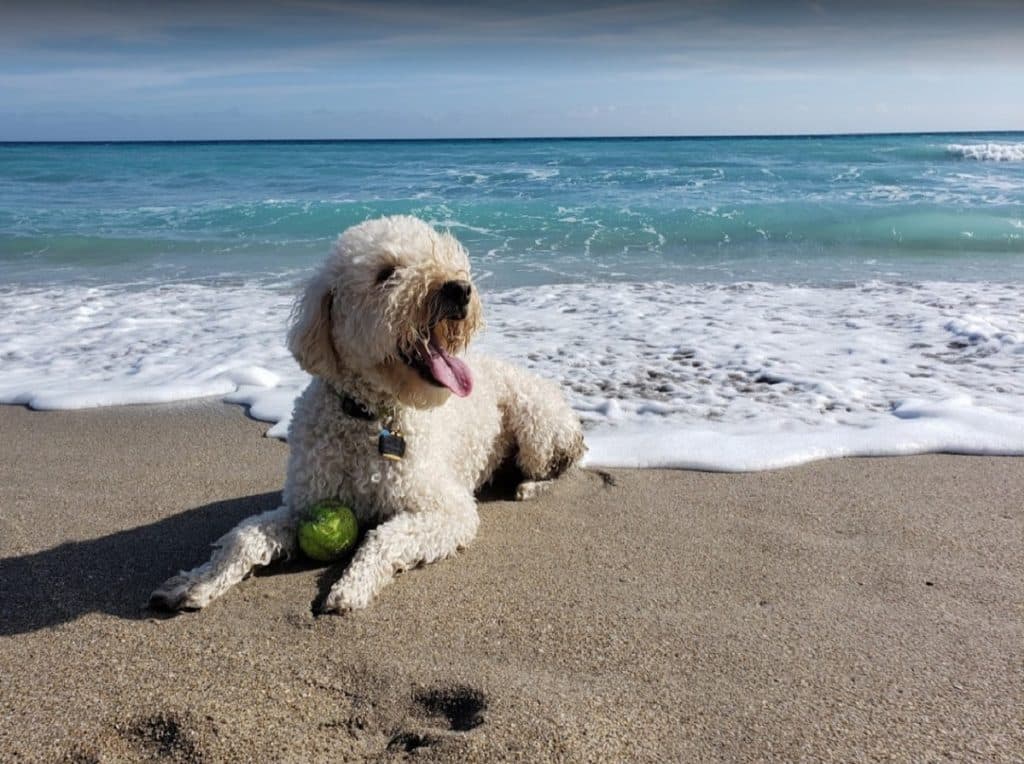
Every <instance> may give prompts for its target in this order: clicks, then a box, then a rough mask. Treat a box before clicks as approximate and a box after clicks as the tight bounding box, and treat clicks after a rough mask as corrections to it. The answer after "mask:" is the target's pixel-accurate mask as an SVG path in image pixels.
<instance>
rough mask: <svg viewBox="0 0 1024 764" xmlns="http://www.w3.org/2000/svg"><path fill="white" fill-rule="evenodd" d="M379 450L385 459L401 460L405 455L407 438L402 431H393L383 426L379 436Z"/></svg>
mask: <svg viewBox="0 0 1024 764" xmlns="http://www.w3.org/2000/svg"><path fill="white" fill-rule="evenodd" d="M377 450H378V451H380V455H381V456H383V457H384V458H385V459H390V460H391V461H393V462H399V461H401V460H402V457H403V456H405V438H403V437H402V434H401V433H398V432H391V431H390V430H388V429H387V428H386V427H384V428H381V431H380V435H378V436H377Z"/></svg>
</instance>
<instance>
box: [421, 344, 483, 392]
mask: <svg viewBox="0 0 1024 764" xmlns="http://www.w3.org/2000/svg"><path fill="white" fill-rule="evenodd" d="M427 363H428V364H429V366H430V373H431V374H433V375H434V379H436V380H437V381H438V382H440V383H441V384H442V385H444V386H445V387H447V388H448V389H449V390H451V391H452V392H453V393H455V394H456V395H457V396H459V397H460V398H465V397H466V396H467V395H469V394H470V393H471V392H473V374H472V372H470V370H469V367H468V366H467V365H466V364H465V362H464V361H462V360H460V359H458V358H455V357H454V356H450V355H448V354H447V353H446V352H445V351H444V348H442V347H440V346H438V345H437V344H436V343H434V342H433V340H431V342H430V358H428V359H427Z"/></svg>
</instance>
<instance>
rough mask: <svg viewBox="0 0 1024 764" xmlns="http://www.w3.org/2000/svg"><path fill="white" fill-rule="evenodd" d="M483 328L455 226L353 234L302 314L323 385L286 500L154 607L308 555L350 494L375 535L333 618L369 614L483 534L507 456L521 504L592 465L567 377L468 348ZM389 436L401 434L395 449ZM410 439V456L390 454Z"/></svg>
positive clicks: (293, 333) (342, 586) (394, 220)
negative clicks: (305, 521) (394, 584)
mask: <svg viewBox="0 0 1024 764" xmlns="http://www.w3.org/2000/svg"><path fill="white" fill-rule="evenodd" d="M480 325H481V308H480V299H479V296H478V293H477V291H476V289H474V288H473V285H472V282H471V280H470V269H469V259H468V257H467V255H466V251H465V249H463V247H462V245H461V244H459V242H458V241H457V240H456V239H455V238H454V237H453V236H452V235H451V234H449V233H439V232H437V231H435V230H434V229H433V228H431V227H430V226H429V225H427V224H426V223H424V222H423V221H421V220H418V219H416V218H413V217H406V216H396V217H388V218H381V219H378V220H370V221H367V222H365V223H362V224H360V225H357V226H354V227H352V228H350V229H348V230H347V231H346V232H345V233H344V234H343V235H342V236H341V237H340V238H339V239H338V242H337V244H336V245H335V248H334V251H333V253H332V255H331V256H330V257H329V258H328V260H327V262H326V263H325V264H324V265H323V267H322V268H321V269H320V271H319V272H318V273H317V274H316V275H315V276H314V277H313V278H312V279H311V280H310V282H309V284H308V285H307V287H306V289H305V293H304V294H303V295H302V297H301V298H300V299H299V300H298V301H297V302H296V305H295V308H294V310H293V313H292V323H291V328H290V330H289V333H288V347H289V349H290V350H291V352H292V354H293V355H294V356H295V358H296V359H297V360H298V362H299V364H300V365H301V366H302V368H303V369H305V370H306V371H307V372H309V373H310V374H312V375H313V379H312V381H311V382H310V384H309V386H308V387H307V388H306V390H305V391H304V392H303V393H302V395H301V396H300V397H299V399H298V400H297V401H296V404H295V411H294V414H293V417H292V422H291V428H290V430H289V432H288V442H289V445H290V448H291V452H290V457H289V461H288V473H287V477H286V480H285V486H284V496H283V499H284V504H283V506H281V507H279V508H277V509H275V510H272V511H270V512H265V513H263V514H261V515H256V516H254V517H251V518H249V519H247V520H245V521H243V522H242V523H240V524H239V525H238V526H236V527H235V528H234V529H233V530H231V531H229V532H228V533H227V534H226V535H224V536H223V537H222V538H220V539H219V540H218V541H216V542H215V544H214V546H215V551H214V553H213V556H212V558H211V559H210V560H209V561H208V562H206V563H204V564H203V565H200V566H199V567H198V568H195V569H193V570H190V571H188V572H182V573H180V574H178V575H177V576H174V577H173V578H170V579H169V580H167V581H166V582H165V583H164V584H163V585H162V586H161V587H160V588H159V589H157V590H156V591H155V592H154V593H153V595H152V597H151V600H150V603H151V605H153V606H156V607H163V608H169V609H173V610H189V609H198V608H202V607H204V606H205V605H207V604H208V603H210V602H211V601H212V600H213V599H214V598H216V597H218V596H220V595H221V594H223V593H224V592H225V591H227V589H229V588H230V587H231V586H233V585H235V584H237V583H238V582H239V581H241V580H242V579H243V578H245V577H246V576H247V575H249V573H250V572H251V571H252V570H253V568H255V567H256V566H260V565H267V564H269V563H270V562H272V561H273V560H275V559H278V558H281V557H286V556H289V555H291V554H293V553H294V552H295V550H296V547H297V538H296V533H297V526H298V523H299V521H300V520H301V519H302V517H303V513H304V512H305V511H307V510H308V508H309V507H310V506H312V505H313V504H314V503H316V502H317V501H319V500H322V499H328V498H336V499H339V500H340V501H341V502H343V503H344V504H347V505H348V506H350V507H352V508H353V510H354V511H355V513H356V516H357V517H358V519H359V522H360V526H361V527H372V530H370V531H369V532H367V533H366V535H365V537H364V538H363V540H362V543H361V545H360V546H359V548H358V550H357V551H356V553H355V556H354V557H353V558H352V561H351V562H350V564H349V565H348V567H347V569H346V570H345V571H344V574H343V575H342V576H341V578H340V579H339V580H338V581H337V582H336V583H335V584H334V585H333V586H332V587H331V589H330V592H329V594H328V595H327V596H326V598H325V599H324V601H323V605H322V607H321V612H330V613H341V612H345V611H347V610H352V609H357V608H364V607H366V606H367V605H369V604H370V602H371V601H372V600H373V598H374V597H375V596H376V595H377V594H378V593H379V592H380V590H381V589H382V588H383V587H384V586H386V585H387V584H388V583H389V582H390V581H391V579H392V577H393V576H394V575H395V573H396V572H398V571H401V570H405V569H408V568H411V567H414V566H416V565H419V564H421V563H428V562H433V561H435V560H439V559H441V558H443V557H447V556H449V555H451V554H452V553H453V552H455V550H456V549H459V548H460V547H463V546H465V545H466V544H468V543H469V542H470V541H471V540H472V539H473V537H474V536H475V535H476V531H477V525H478V522H479V520H478V517H477V510H476V501H475V498H474V493H475V491H476V490H477V489H479V488H480V487H481V486H482V485H484V484H485V483H487V482H488V480H489V479H490V478H491V477H492V476H493V474H494V472H495V470H496V469H497V468H498V467H499V465H501V464H502V463H503V462H504V461H505V460H506V459H508V460H514V463H515V465H516V467H518V470H519V472H520V473H521V475H522V478H523V482H521V483H520V485H519V487H518V489H517V498H519V499H526V498H530V497H531V496H532V495H535V494H536V493H537V492H538V490H539V489H541V488H543V487H544V486H546V485H548V484H549V483H548V481H550V480H551V479H553V478H555V477H557V476H558V475H559V474H561V473H562V472H564V471H565V470H567V469H568V468H569V467H571V466H572V465H574V464H575V463H577V462H578V461H579V459H580V457H581V456H582V455H583V452H584V450H585V446H584V444H583V434H582V430H581V427H580V422H579V419H578V418H577V417H576V415H575V414H574V412H573V411H572V409H571V408H570V407H569V406H568V404H567V403H566V402H565V399H564V398H563V396H562V393H561V391H560V390H559V388H558V387H557V386H556V385H555V384H552V383H551V382H547V381H544V380H542V379H539V378H537V377H535V376H533V375H531V374H529V373H527V372H525V371H523V370H521V369H518V368H515V367H513V366H510V365H508V364H506V363H503V362H501V361H497V360H494V359H491V358H485V357H481V356H470V357H466V358H460V357H459V356H458V354H460V353H462V352H463V351H464V350H465V348H466V346H467V345H468V344H469V341H470V339H471V337H472V336H473V334H474V333H475V332H476V331H477V329H478V328H479V327H480ZM382 429H384V430H387V431H389V432H391V433H395V434H396V435H395V436H392V437H390V438H388V437H387V435H385V436H384V437H385V438H387V440H388V442H387V443H382V442H381V436H380V433H381V431H382ZM402 440H404V445H405V453H404V456H403V457H402V458H401V459H400V460H395V459H392V458H385V456H383V455H382V453H381V450H382V449H383V450H384V451H389V452H393V451H400V450H401V445H402V444H401V441H402ZM396 455H397V454H395V453H392V454H391V456H396Z"/></svg>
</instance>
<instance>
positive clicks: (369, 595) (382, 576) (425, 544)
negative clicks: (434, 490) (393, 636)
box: [320, 487, 480, 613]
mask: <svg viewBox="0 0 1024 764" xmlns="http://www.w3.org/2000/svg"><path fill="white" fill-rule="evenodd" d="M441 502H443V504H442V503H441ZM424 505H425V506H422V507H417V508H416V509H414V510H410V511H406V512H401V513H400V514H398V515H395V516H394V517H392V518H391V519H390V520H387V521H386V522H384V523H382V524H381V525H379V526H378V527H376V528H375V529H373V530H372V531H370V532H369V533H367V534H366V538H365V540H364V541H363V543H362V545H361V546H360V547H359V550H358V551H357V552H356V555H355V557H354V558H353V559H352V562H351V563H350V564H349V566H348V568H346V570H345V573H344V574H343V575H342V577H341V578H340V579H339V580H338V581H337V583H335V584H334V586H332V587H331V591H330V593H329V594H328V595H327V598H326V599H325V600H324V603H323V605H322V606H321V608H320V612H322V613H344V612H346V611H348V610H358V609H360V608H364V607H366V606H367V605H369V604H370V603H371V602H372V601H373V598H374V597H376V596H377V594H378V593H379V592H380V590H381V589H383V588H384V587H385V586H387V585H388V584H389V583H390V582H391V579H392V578H393V577H394V575H395V573H398V572H399V571H402V570H407V569H408V568H412V567H415V566H417V565H419V564H421V563H429V562H434V561H435V560H440V559H442V558H444V557H448V556H449V555H451V554H453V553H454V552H455V551H456V550H457V549H459V548H461V547H464V546H465V545H466V544H468V543H469V542H470V541H472V539H473V537H474V536H475V535H476V529H477V526H478V525H479V522H480V521H479V518H478V516H477V513H476V502H475V501H474V500H473V497H472V495H470V494H469V493H468V492H466V491H465V489H459V488H454V487H453V488H452V489H451V491H450V492H446V495H443V496H438V497H436V500H435V501H426V502H424Z"/></svg>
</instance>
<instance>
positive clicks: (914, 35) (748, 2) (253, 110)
mask: <svg viewBox="0 0 1024 764" xmlns="http://www.w3.org/2000/svg"><path fill="white" fill-rule="evenodd" d="M0 19H2V23H0V140H199V139H287V138H440V137H447V138H461V137H529V136H598V135H750V134H758V135H768V134H804V133H848V132H914V131H946V130H1015V129H1016V130H1020V129H1024V98H1021V96H1020V93H1021V92H1024V0H977V1H975V2H960V1H954V0H949V1H948V2H943V1H939V2H936V1H934V0H933V1H931V2H926V1H925V0H889V2H878V1H877V0H861V1H860V2H857V1H856V0H845V1H840V2H830V1H829V0H815V1H807V0H793V1H791V2H789V1H785V2H784V1H783V0H762V1H761V2H757V1H756V0H737V1H735V2H729V1H715V0H705V1H704V2H662V1H661V0H653V1H652V2H634V3H625V2H571V0H547V2H540V1H538V0H515V1H514V2H506V1H504V0H502V1H496V0H479V1H478V2H473V3H460V2H451V1H450V0H439V1H438V2H433V3H429V4H428V3H416V2H409V1H406V2H370V1H369V0H367V1H366V2H332V1H331V0H276V1H275V0H249V2H246V3H238V2H225V1H224V0H207V1H206V2H193V1H192V0H180V1H179V2H174V3H164V2H159V1H153V2H149V3H142V2H131V3H128V2H99V1H95V2H72V1H71V0H65V2H56V3H55V2H47V1H46V0H37V1H36V2H26V1H25V0H6V1H5V3H4V5H3V9H2V10H0Z"/></svg>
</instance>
